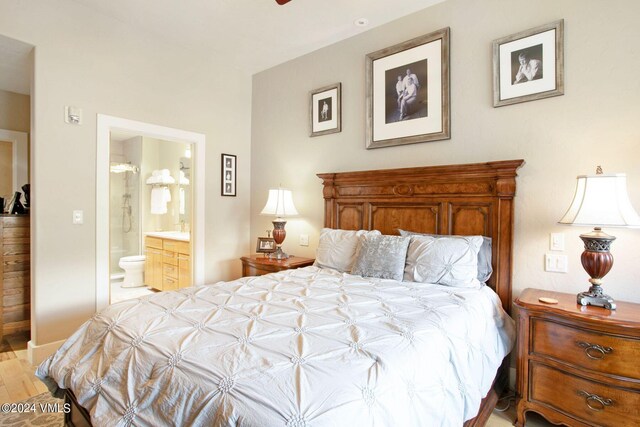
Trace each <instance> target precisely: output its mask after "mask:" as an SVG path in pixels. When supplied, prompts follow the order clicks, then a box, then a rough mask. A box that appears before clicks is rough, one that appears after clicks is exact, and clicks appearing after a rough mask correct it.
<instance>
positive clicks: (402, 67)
mask: <svg viewBox="0 0 640 427" xmlns="http://www.w3.org/2000/svg"><path fill="white" fill-rule="evenodd" d="M449 32H450V31H449V27H447V28H443V29H440V30H437V31H434V32H432V33H429V34H426V35H423V36H420V37H416V38H414V39H411V40H408V41H406V42H403V43H400V44H397V45H394V46H391V47H387V48H385V49H381V50H378V51H376V52H372V53H370V54H368V55H367V57H366V105H367V116H366V121H367V123H366V148H367V149H372V148H380V147H390V146H396V145H404V144H415V143H418V142H429V141H438V140H444V139H450V138H451V112H450V87H449V40H450V37H449Z"/></svg>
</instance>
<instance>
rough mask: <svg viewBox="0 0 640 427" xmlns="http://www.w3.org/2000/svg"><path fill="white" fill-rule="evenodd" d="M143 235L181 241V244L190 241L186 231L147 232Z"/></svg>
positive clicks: (189, 235)
mask: <svg viewBox="0 0 640 427" xmlns="http://www.w3.org/2000/svg"><path fill="white" fill-rule="evenodd" d="M144 234H145V235H146V236H151V237H159V238H161V239H172V240H182V241H183V242H188V241H190V240H191V234H190V233H189V232H186V231H148V232H146V233H144Z"/></svg>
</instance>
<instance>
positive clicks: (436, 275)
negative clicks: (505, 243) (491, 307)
mask: <svg viewBox="0 0 640 427" xmlns="http://www.w3.org/2000/svg"><path fill="white" fill-rule="evenodd" d="M480 246H482V236H466V237H446V236H441V237H433V236H421V235H417V234H414V235H413V236H411V243H410V244H409V250H408V252H407V262H406V265H405V269H404V280H405V281H410V282H420V283H438V284H440V285H446V286H455V287H461V288H477V287H480V286H481V283H480V282H479V281H478V279H477V276H478V252H479V251H480Z"/></svg>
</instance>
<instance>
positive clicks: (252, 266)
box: [240, 254, 314, 277]
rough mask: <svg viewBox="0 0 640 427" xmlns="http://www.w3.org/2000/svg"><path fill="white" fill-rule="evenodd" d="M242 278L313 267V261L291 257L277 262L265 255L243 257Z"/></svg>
mask: <svg viewBox="0 0 640 427" xmlns="http://www.w3.org/2000/svg"><path fill="white" fill-rule="evenodd" d="M240 260H242V277H246V276H262V275H263V274H268V273H275V272H276V271H282V270H289V269H292V268H301V267H307V266H310V265H313V261H314V260H313V259H310V258H302V257H298V256H290V257H289V258H287V259H282V260H276V259H270V258H269V257H265V256H264V255H261V254H260V255H251V256H243V257H242V258H240Z"/></svg>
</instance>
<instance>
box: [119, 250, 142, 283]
mask: <svg viewBox="0 0 640 427" xmlns="http://www.w3.org/2000/svg"><path fill="white" fill-rule="evenodd" d="M144 260H145V256H144V255H134V256H125V257H122V258H120V262H118V265H119V266H120V268H121V269H123V270H124V280H123V281H122V285H121V286H122V287H123V288H137V287H140V286H144Z"/></svg>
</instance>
